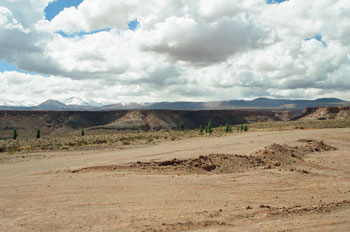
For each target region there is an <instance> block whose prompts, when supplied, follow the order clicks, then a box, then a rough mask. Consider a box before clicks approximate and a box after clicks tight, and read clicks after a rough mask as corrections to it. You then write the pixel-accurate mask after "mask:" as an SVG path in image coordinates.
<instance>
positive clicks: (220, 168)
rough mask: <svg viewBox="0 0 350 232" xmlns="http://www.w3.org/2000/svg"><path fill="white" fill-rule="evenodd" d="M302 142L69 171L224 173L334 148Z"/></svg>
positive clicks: (296, 160) (293, 161)
mask: <svg viewBox="0 0 350 232" xmlns="http://www.w3.org/2000/svg"><path fill="white" fill-rule="evenodd" d="M299 142H303V143H305V145H303V146H289V145H280V144H272V145H269V146H267V147H265V148H264V149H262V150H259V151H257V152H254V153H252V154H250V155H249V156H247V155H228V154H210V155H208V156H199V157H198V158H194V159H182V160H180V159H176V158H175V159H172V160H167V161H151V162H140V161H138V162H135V163H130V164H128V165H107V166H95V167H87V168H82V169H78V170H73V171H70V172H72V173H77V172H92V171H118V170H125V171H133V172H140V171H141V172H154V173H169V174H171V173H176V174H191V173H192V174H193V173H196V174H210V173H213V174H228V173H236V172H244V171H246V170H248V169H252V168H258V167H260V168H264V169H272V168H280V169H281V168H288V169H290V168H291V167H292V166H295V165H298V164H300V163H302V162H304V160H303V157H304V156H305V155H306V154H309V153H313V152H323V151H332V150H336V148H335V147H332V146H329V145H327V144H325V143H324V142H323V141H315V140H299Z"/></svg>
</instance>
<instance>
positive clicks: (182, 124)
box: [180, 121, 185, 131]
mask: <svg viewBox="0 0 350 232" xmlns="http://www.w3.org/2000/svg"><path fill="white" fill-rule="evenodd" d="M180 129H181V131H184V130H185V124H184V122H183V121H181V122H180Z"/></svg>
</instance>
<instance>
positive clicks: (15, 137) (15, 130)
mask: <svg viewBox="0 0 350 232" xmlns="http://www.w3.org/2000/svg"><path fill="white" fill-rule="evenodd" d="M13 139H14V140H16V139H17V129H16V128H15V129H14V130H13Z"/></svg>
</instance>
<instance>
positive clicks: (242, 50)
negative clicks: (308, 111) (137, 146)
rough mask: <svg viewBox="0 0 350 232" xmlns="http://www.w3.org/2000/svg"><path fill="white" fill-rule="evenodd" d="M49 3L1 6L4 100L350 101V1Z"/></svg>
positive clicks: (19, 0)
mask: <svg viewBox="0 0 350 232" xmlns="http://www.w3.org/2000/svg"><path fill="white" fill-rule="evenodd" d="M50 2H52V1H49V0H40V1H38V0H30V1H24V0H4V1H2V3H0V60H4V61H6V62H8V63H13V64H16V65H17V66H18V68H19V69H22V70H25V71H28V72H32V73H31V74H30V73H28V74H23V73H19V72H15V71H12V72H8V71H7V72H6V71H5V72H2V73H0V80H1V83H2V85H1V86H0V98H1V99H5V100H6V99H9V100H13V99H17V100H24V99H33V100H36V101H43V100H46V99H48V98H57V99H62V98H65V97H71V96H80V97H85V98H93V99H96V100H101V101H110V102H126V101H127V102H131V101H137V102H146V101H180V100H191V101H196V100H205V101H210V100H231V99H240V98H244V99H247V98H254V97H275V98H311V99H313V98H318V97H330V96H332V97H340V98H343V99H348V100H349V99H350V92H349V91H348V89H350V81H349V78H350V76H349V74H350V39H349V38H350V30H349V28H350V2H349V1H347V0H318V1H316V0H310V1H303V0H290V1H283V2H281V3H277V2H274V1H272V2H271V1H270V3H272V4H268V3H267V1H264V0H246V1H238V0H201V1H198V0H187V1H179V0H150V1H147V2H145V1H141V0H129V1H123V0H99V1H96V0H84V1H83V2H82V3H81V4H80V5H79V6H78V7H69V8H65V9H64V10H63V11H61V12H60V13H59V14H58V15H57V16H56V17H54V18H53V19H52V20H51V21H48V20H46V19H45V16H44V9H45V7H46V6H47V5H48V4H49V3H50ZM325 9H327V10H325ZM133 20H137V21H138V25H137V27H136V28H135V29H134V30H130V28H128V23H129V22H130V21H133ZM63 35H64V36H63Z"/></svg>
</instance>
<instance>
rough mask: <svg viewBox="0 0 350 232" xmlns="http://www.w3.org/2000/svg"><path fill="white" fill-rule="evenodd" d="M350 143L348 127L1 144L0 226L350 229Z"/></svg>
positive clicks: (7, 228) (25, 228)
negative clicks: (17, 146)
mask: <svg viewBox="0 0 350 232" xmlns="http://www.w3.org/2000/svg"><path fill="white" fill-rule="evenodd" d="M322 141H323V142H322ZM335 148H336V149H335ZM349 151H350V130H349V128H345V129H321V130H316V129H315V130H288V131H273V132H266V131H257V132H247V133H241V134H240V133H233V134H230V135H228V136H223V137H213V136H212V137H210V136H207V137H194V138H187V139H183V140H176V141H168V142H164V143H160V144H154V145H153V144H152V145H131V146H129V147H125V148H123V149H120V148H112V147H109V148H106V149H96V150H94V149H92V150H74V151H72V150H65V151H51V152H47V151H45V152H39V153H20V155H19V154H17V153H16V154H6V153H1V154H0V157H7V158H8V159H3V160H2V162H0V231H26V232H27V231H64V232H67V231H78V232H80V231H81V232H82V231H84V232H85V231H305V232H306V231H307V232H309V231H350V221H349V215H350V171H349V170H350V156H349ZM237 154H244V155H237ZM12 156H16V157H17V156H18V158H15V159H11V157H12ZM19 156H21V157H19ZM175 158H176V159H175ZM276 163H279V164H278V165H276ZM111 165H113V166H111ZM210 165H215V169H214V168H213V166H212V167H211V166H210ZM269 166H271V169H270V167H269ZM96 167H97V169H96ZM111 167H116V170H112V169H111ZM190 167H192V168H190ZM94 168H95V169H94ZM143 168H145V169H143ZM67 170H73V173H72V171H70V172H67Z"/></svg>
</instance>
